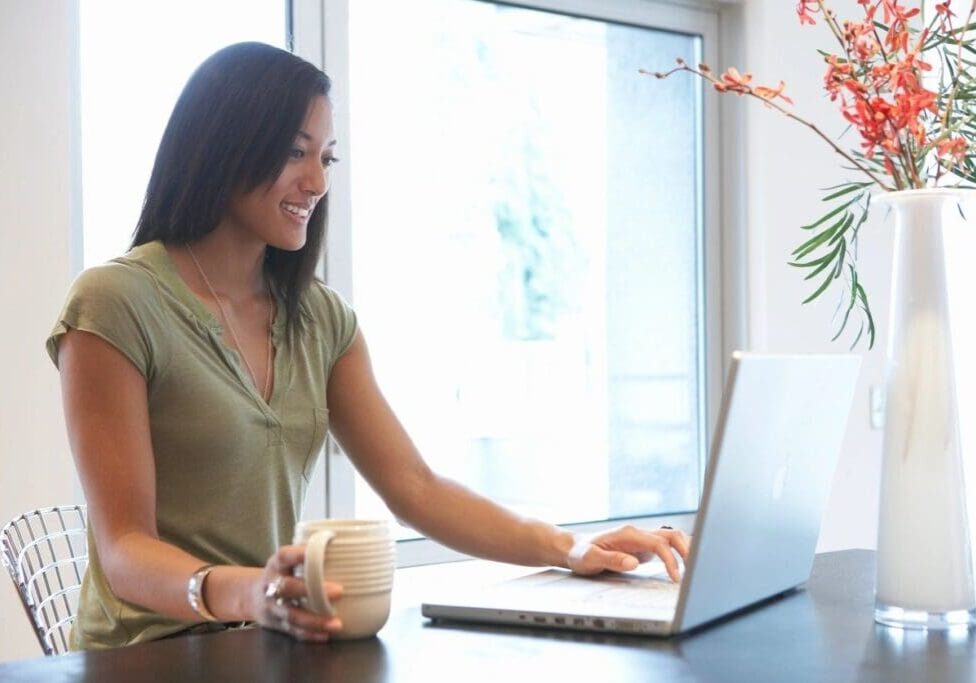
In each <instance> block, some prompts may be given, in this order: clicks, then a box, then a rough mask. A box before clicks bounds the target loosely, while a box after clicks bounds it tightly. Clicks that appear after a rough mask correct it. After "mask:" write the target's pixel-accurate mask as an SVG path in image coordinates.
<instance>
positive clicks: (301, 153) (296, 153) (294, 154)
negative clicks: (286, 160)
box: [288, 148, 305, 159]
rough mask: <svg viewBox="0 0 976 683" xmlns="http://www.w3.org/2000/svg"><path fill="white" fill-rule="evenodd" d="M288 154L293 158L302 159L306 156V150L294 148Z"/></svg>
mask: <svg viewBox="0 0 976 683" xmlns="http://www.w3.org/2000/svg"><path fill="white" fill-rule="evenodd" d="M288 155H289V156H290V157H291V158H292V159H301V158H302V157H304V156H305V150H302V149H298V148H294V149H292V150H291V151H290V152H289V153H288Z"/></svg>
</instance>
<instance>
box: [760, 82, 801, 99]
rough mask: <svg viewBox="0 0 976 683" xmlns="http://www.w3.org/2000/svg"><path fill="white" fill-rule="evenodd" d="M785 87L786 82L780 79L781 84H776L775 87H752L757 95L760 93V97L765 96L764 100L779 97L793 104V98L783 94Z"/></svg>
mask: <svg viewBox="0 0 976 683" xmlns="http://www.w3.org/2000/svg"><path fill="white" fill-rule="evenodd" d="M785 88H786V83H784V82H783V81H780V82H779V85H778V86H776V87H775V88H767V87H766V86H762V85H757V86H756V87H755V88H753V89H752V91H753V92H754V93H756V94H757V95H759V97H761V98H763V99H764V100H774V99H776V98H777V97H778V98H780V99H781V100H784V101H786V102H788V103H790V104H793V100H791V99H790V98H789V97H787V96H786V95H784V94H783V90H784V89H785Z"/></svg>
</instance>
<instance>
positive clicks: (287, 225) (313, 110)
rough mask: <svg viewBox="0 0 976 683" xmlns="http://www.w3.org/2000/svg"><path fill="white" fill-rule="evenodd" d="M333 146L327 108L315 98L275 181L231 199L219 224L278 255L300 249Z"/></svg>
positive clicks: (326, 176)
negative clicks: (274, 249) (273, 248)
mask: <svg viewBox="0 0 976 683" xmlns="http://www.w3.org/2000/svg"><path fill="white" fill-rule="evenodd" d="M335 144H336V141H335V139H334V138H333V121H332V105H331V104H330V103H329V101H328V99H327V98H325V97H323V96H319V97H316V98H314V99H313V100H312V101H311V103H310V104H309V108H308V113H307V114H306V115H305V121H304V122H303V123H302V127H301V128H300V129H299V131H298V134H297V135H296V136H295V140H294V141H293V143H292V147H291V151H290V152H289V155H288V161H286V162H285V167H284V168H283V169H282V171H281V175H279V176H278V178H277V179H275V180H274V181H271V182H267V183H264V184H263V185H259V186H258V187H256V188H254V190H252V191H251V192H247V193H238V194H236V195H235V196H234V197H233V198H232V199H231V200H230V202H229V204H228V206H227V213H226V215H225V216H224V220H223V221H222V223H223V224H226V226H227V227H228V228H229V229H232V230H235V231H238V232H240V233H242V236H246V237H250V238H256V239H258V240H260V241H261V242H264V243H265V244H268V245H269V246H272V247H276V248H278V249H282V250H285V251H295V250H298V249H301V248H302V247H303V246H304V245H305V237H306V229H307V227H308V219H309V217H310V216H311V215H312V210H313V209H314V208H315V204H316V203H317V202H318V201H319V200H320V199H321V198H322V197H323V196H324V195H325V193H326V192H327V191H328V189H329V171H330V168H331V166H332V164H333V163H334V162H335V157H334V156H333V151H334V149H335Z"/></svg>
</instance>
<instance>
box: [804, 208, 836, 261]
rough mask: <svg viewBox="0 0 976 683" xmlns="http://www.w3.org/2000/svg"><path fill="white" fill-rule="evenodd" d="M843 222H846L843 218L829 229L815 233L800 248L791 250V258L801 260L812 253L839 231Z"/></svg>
mask: <svg viewBox="0 0 976 683" xmlns="http://www.w3.org/2000/svg"><path fill="white" fill-rule="evenodd" d="M847 215H849V214H845V216H847ZM845 220H846V218H845V217H841V219H840V220H839V221H837V222H836V223H834V224H833V225H831V226H830V227H829V228H827V229H826V230H824V231H823V232H819V233H817V234H816V235H814V236H813V237H811V238H810V239H808V240H807V241H806V242H804V243H803V244H801V245H800V246H798V247H797V248H796V249H794V250H793V256H794V257H795V258H798V259H801V258H803V257H804V256H806V255H807V254H809V253H810V252H811V251H813V250H814V249H816V248H817V247H819V246H820V245H821V244H823V243H824V242H826V241H827V240H829V239H830V238H831V237H833V236H834V233H836V232H837V231H838V230H839V229H840V227H841V226H842V225H843V224H844V221H845Z"/></svg>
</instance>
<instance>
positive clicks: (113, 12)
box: [79, 0, 288, 267]
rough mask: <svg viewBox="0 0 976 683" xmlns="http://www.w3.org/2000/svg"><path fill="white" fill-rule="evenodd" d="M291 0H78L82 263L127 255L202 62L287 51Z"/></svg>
mask: <svg viewBox="0 0 976 683" xmlns="http://www.w3.org/2000/svg"><path fill="white" fill-rule="evenodd" d="M287 5H288V3H287V0H255V1H253V2H248V3H244V4H242V3H240V2H235V1H234V0H207V1H206V2H199V1H197V0H169V1H168V2H153V3H144V2H130V1H128V0H81V3H80V8H79V12H80V19H81V45H80V51H81V140H82V202H83V243H84V265H85V267H89V266H93V265H97V264H100V263H104V262H105V261H107V260H109V259H111V258H114V257H116V256H118V255H120V254H122V253H123V252H124V251H125V250H126V248H127V247H128V244H129V242H130V240H131V238H132V232H133V230H134V229H135V226H136V220H137V219H138V218H139V211H140V209H141V208H142V200H143V197H144V195H145V192H146V184H147V183H148V182H149V173H150V171H151V169H152V164H153V160H154V159H155V157H156V147H157V146H158V145H159V139H160V138H161V137H162V134H163V129H164V128H165V127H166V121H167V120H168V119H169V115H170V112H171V111H172V110H173V105H174V104H175V103H176V98H177V97H178V96H179V94H180V91H181V90H182V89H183V85H184V84H185V83H186V81H187V79H188V78H189V77H190V74H191V73H192V72H193V69H195V68H196V67H197V66H198V65H199V64H200V62H202V61H203V60H204V59H206V57H207V56H209V55H210V54H212V53H213V52H215V51H217V50H218V49H220V48H222V47H224V46H226V45H229V44H231V43H236V42H239V41H243V40H258V41H261V42H264V43H269V44H271V45H277V46H279V47H284V46H285V36H286V23H287V22H286V19H287V9H288V7H287Z"/></svg>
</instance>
